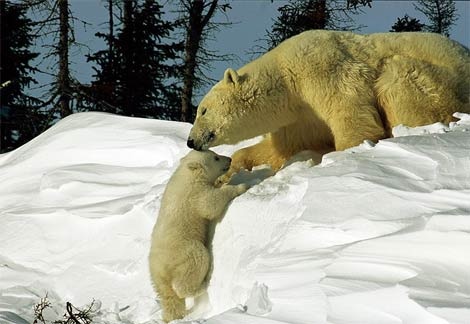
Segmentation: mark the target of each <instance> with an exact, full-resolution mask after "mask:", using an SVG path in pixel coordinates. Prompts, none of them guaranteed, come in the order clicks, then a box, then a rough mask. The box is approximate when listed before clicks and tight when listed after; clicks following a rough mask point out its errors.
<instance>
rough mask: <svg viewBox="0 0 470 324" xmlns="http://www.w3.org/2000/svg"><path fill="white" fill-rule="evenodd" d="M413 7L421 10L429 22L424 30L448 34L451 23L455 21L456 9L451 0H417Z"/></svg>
mask: <svg viewBox="0 0 470 324" xmlns="http://www.w3.org/2000/svg"><path fill="white" fill-rule="evenodd" d="M415 9H416V10H418V11H420V12H422V13H423V14H424V15H425V16H426V17H427V18H428V19H429V22H430V24H429V25H426V27H425V28H426V30H427V31H430V32H432V33H439V34H443V35H445V36H447V37H449V35H450V29H451V27H452V25H454V24H455V22H456V21H457V9H456V8H455V1H453V0H418V1H417V3H416V4H415Z"/></svg>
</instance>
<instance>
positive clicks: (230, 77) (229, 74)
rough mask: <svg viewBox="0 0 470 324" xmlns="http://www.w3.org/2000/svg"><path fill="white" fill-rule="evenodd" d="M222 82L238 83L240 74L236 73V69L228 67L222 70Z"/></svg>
mask: <svg viewBox="0 0 470 324" xmlns="http://www.w3.org/2000/svg"><path fill="white" fill-rule="evenodd" d="M224 82H225V83H226V84H231V83H234V84H238V83H239V82H240V76H239V75H238V73H237V71H235V70H233V69H230V68H229V69H227V70H225V72H224Z"/></svg>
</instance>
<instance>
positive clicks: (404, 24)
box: [390, 15, 425, 32]
mask: <svg viewBox="0 0 470 324" xmlns="http://www.w3.org/2000/svg"><path fill="white" fill-rule="evenodd" d="M424 26H425V25H424V24H422V23H421V22H420V21H419V20H418V19H416V18H411V17H410V16H408V15H405V16H404V17H403V18H397V21H396V22H395V24H394V25H393V26H392V29H391V30H390V31H391V32H418V31H422V30H423V27H424Z"/></svg>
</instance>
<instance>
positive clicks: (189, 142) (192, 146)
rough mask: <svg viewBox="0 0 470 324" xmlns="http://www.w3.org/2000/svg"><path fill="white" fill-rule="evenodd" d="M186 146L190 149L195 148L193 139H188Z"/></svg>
mask: <svg viewBox="0 0 470 324" xmlns="http://www.w3.org/2000/svg"><path fill="white" fill-rule="evenodd" d="M186 145H188V147H189V148H194V140H193V139H192V138H188V142H187V143H186Z"/></svg>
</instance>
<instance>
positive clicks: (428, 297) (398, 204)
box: [0, 113, 470, 324]
mask: <svg viewBox="0 0 470 324" xmlns="http://www.w3.org/2000/svg"><path fill="white" fill-rule="evenodd" d="M456 117H458V118H459V119H460V121H459V122H457V123H454V124H452V125H450V126H449V127H446V126H444V125H442V124H434V125H429V126H425V127H417V128H407V127H404V126H401V127H397V128H395V129H394V131H395V136H397V137H395V138H394V139H387V140H383V141H380V142H379V143H378V144H376V145H375V144H373V143H369V142H364V143H363V144H362V145H360V146H358V147H355V148H352V149H350V150H347V151H344V152H334V153H331V154H328V155H326V156H324V158H323V161H322V163H321V164H320V165H317V166H313V165H312V163H311V162H309V161H304V162H294V163H292V164H290V165H289V166H287V167H286V168H285V169H283V170H281V171H280V172H278V173H277V174H276V175H275V176H272V177H267V175H268V174H269V170H267V169H259V170H256V171H254V172H253V173H248V172H244V173H242V174H240V175H239V176H238V180H237V179H236V181H247V182H249V183H251V184H253V187H252V188H251V189H250V190H249V191H248V192H247V193H245V194H244V195H242V196H240V197H238V198H236V199H235V200H234V201H233V202H232V204H231V206H230V207H229V209H228V211H227V213H226V215H225V217H224V219H223V220H222V221H221V222H220V223H219V224H218V225H217V227H216V230H215V235H214V239H213V257H214V265H213V272H212V277H211V282H210V286H209V289H208V291H207V294H205V295H204V296H200V297H198V298H197V300H196V305H195V307H194V309H193V312H192V314H190V315H189V316H188V318H187V319H185V321H187V322H188V323H190V322H191V320H193V321H194V323H196V320H197V319H207V320H206V321H205V323H208V324H215V323H217V324H219V323H222V324H235V323H254V324H281V323H299V324H300V323H302V324H304V323H334V324H340V323H361V324H364V323H374V324H377V323H380V324H389V323H390V324H395V323H412V324H417V323H423V324H433V323H439V324H440V323H459V324H464V323H469V321H470V271H469V269H470V254H469V251H470V132H469V131H468V130H470V115H466V114H456ZM189 129H190V125H189V124H183V123H176V122H165V121H158V120H145V119H137V118H126V117H119V116H114V115H108V114H102V113H82V114H76V115H72V116H70V117H68V118H66V119H64V120H62V121H61V122H59V123H58V124H57V125H55V126H54V127H52V128H51V129H50V130H48V131H47V132H46V133H44V134H42V135H40V136H39V137H37V138H36V139H34V140H33V141H31V142H29V143H28V144H26V145H24V146H22V147H21V148H19V149H17V150H15V151H13V152H11V153H8V154H3V155H0V323H2V324H3V323H17V324H19V323H20V324H23V323H32V321H33V319H34V315H33V306H34V304H36V303H37V302H38V301H39V299H40V298H41V297H44V296H45V295H46V294H47V296H48V298H49V300H51V302H52V304H53V307H52V308H51V309H49V310H48V314H47V315H48V316H49V317H50V318H53V319H57V318H58V317H60V316H62V314H63V310H64V309H65V308H64V305H65V302H66V301H70V302H72V303H73V304H74V305H76V306H81V305H86V304H89V303H90V302H91V300H92V299H95V300H96V302H95V310H94V312H95V322H96V323H139V324H145V323H159V306H158V303H157V302H156V300H155V295H154V292H153V290H152V287H151V286H150V280H149V277H148V276H149V274H148V261H147V254H148V249H149V240H150V233H151V230H152V227H153V224H154V223H155V220H156V217H157V212H158V208H159V201H160V198H161V195H162V193H163V190H164V186H165V184H166V182H167V180H168V179H169V177H170V175H171V173H172V171H173V170H174V169H175V168H176V166H177V163H178V160H179V158H181V157H182V156H184V155H185V154H186V153H187V151H188V149H187V148H186V144H185V143H186V138H187V134H188V132H189ZM241 145H243V144H241ZM233 150H234V147H229V146H223V147H219V148H216V151H217V152H218V153H221V154H231V152H233ZM261 180H263V181H261ZM208 208H210V206H208ZM54 316H55V317H54ZM198 323H200V322H199V321H198Z"/></svg>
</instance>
